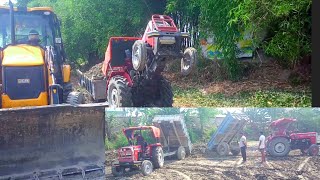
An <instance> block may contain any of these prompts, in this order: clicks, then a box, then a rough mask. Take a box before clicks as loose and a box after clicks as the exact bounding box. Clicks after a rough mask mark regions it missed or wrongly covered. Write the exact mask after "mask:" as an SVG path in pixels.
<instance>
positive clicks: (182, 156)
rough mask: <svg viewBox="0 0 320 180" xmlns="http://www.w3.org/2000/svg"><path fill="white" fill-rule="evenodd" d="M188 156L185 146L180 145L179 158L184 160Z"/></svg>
mask: <svg viewBox="0 0 320 180" xmlns="http://www.w3.org/2000/svg"><path fill="white" fill-rule="evenodd" d="M185 157H186V150H185V148H184V147H183V146H180V147H179V148H178V150H177V159H178V160H182V159H184V158H185Z"/></svg>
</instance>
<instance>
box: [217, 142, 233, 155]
mask: <svg viewBox="0 0 320 180" xmlns="http://www.w3.org/2000/svg"><path fill="white" fill-rule="evenodd" d="M229 152H230V148H229V145H228V144H227V143H226V142H221V143H220V144H219V145H218V147H217V153H218V154H219V155H220V156H226V155H228V154H229Z"/></svg>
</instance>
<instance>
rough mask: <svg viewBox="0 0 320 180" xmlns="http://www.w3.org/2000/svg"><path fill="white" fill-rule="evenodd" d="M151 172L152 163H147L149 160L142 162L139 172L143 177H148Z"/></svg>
mask: <svg viewBox="0 0 320 180" xmlns="http://www.w3.org/2000/svg"><path fill="white" fill-rule="evenodd" d="M152 171H153V165H152V162H151V161H149V160H144V161H143V162H142V165H141V172H142V174H143V175H145V176H148V175H150V174H151V173H152Z"/></svg>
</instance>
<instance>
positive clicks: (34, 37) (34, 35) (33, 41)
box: [28, 30, 40, 46]
mask: <svg viewBox="0 0 320 180" xmlns="http://www.w3.org/2000/svg"><path fill="white" fill-rule="evenodd" d="M28 44H30V45H32V46H40V38H39V33H38V31H36V30H31V31H30V32H29V36H28Z"/></svg>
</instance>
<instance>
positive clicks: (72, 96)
mask: <svg viewBox="0 0 320 180" xmlns="http://www.w3.org/2000/svg"><path fill="white" fill-rule="evenodd" d="M66 103H67V104H71V105H77V104H84V96H83V94H82V93H81V92H71V93H69V94H68V98H67V100H66Z"/></svg>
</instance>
